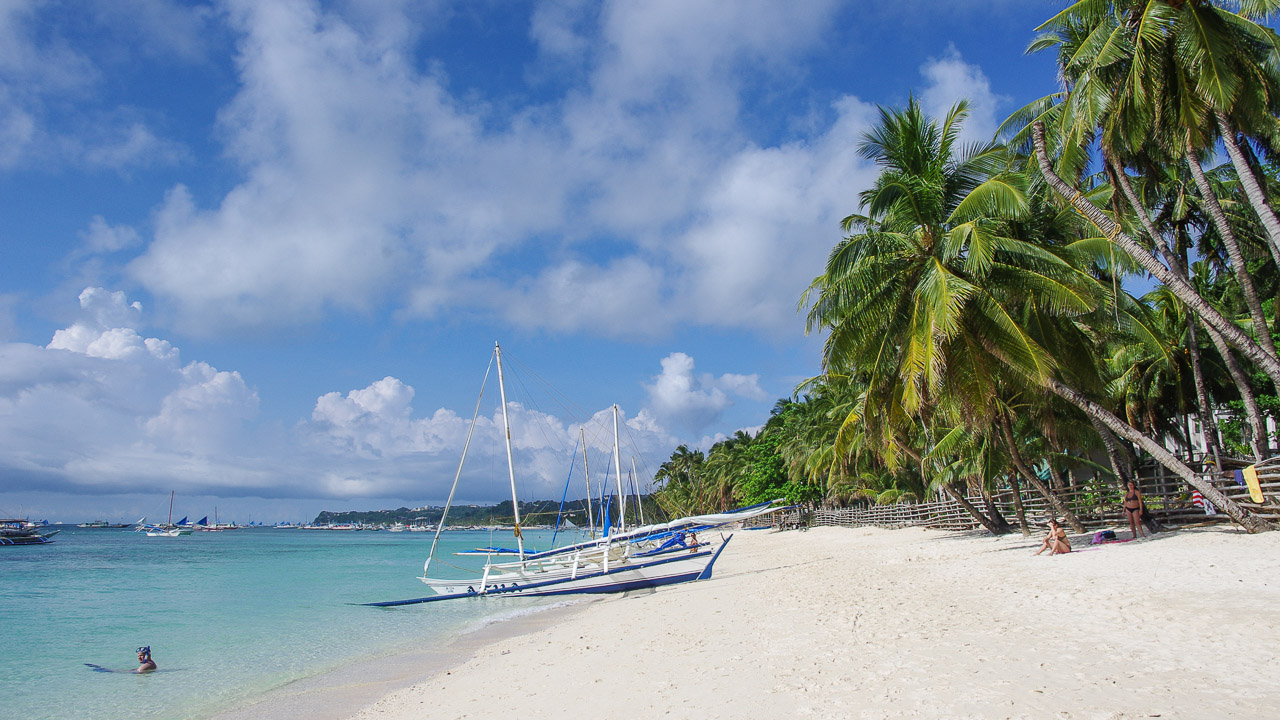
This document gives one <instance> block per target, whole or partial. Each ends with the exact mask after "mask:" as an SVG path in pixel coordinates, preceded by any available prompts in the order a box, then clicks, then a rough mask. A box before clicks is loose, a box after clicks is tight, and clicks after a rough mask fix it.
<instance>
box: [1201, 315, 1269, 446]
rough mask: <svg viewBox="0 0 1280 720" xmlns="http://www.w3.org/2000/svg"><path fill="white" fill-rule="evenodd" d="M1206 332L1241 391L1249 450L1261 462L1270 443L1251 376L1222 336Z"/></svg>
mask: <svg viewBox="0 0 1280 720" xmlns="http://www.w3.org/2000/svg"><path fill="white" fill-rule="evenodd" d="M1205 330H1206V331H1207V332H1208V333H1209V338H1210V339H1212V340H1213V345H1214V347H1216V348H1218V354H1219V355H1221V356H1222V362H1223V364H1224V365H1226V366H1227V372H1228V373H1230V375H1231V380H1232V382H1234V383H1235V384H1236V389H1238V390H1239V391H1240V399H1241V400H1243V401H1244V417H1245V421H1246V422H1247V423H1248V427H1247V429H1248V431H1249V433H1248V434H1249V438H1248V443H1249V449H1250V450H1252V451H1253V461H1254V462H1261V461H1262V460H1263V459H1264V458H1265V457H1266V453H1265V451H1264V449H1263V448H1264V447H1266V445H1268V444H1270V443H1267V441H1266V438H1267V426H1266V424H1265V423H1264V422H1263V421H1262V411H1261V410H1259V408H1258V399H1257V398H1256V397H1254V394H1253V386H1251V385H1250V384H1249V376H1248V375H1246V374H1245V372H1244V369H1243V368H1241V367H1240V363H1239V362H1237V361H1236V358H1235V355H1234V354H1233V353H1232V352H1231V348H1229V347H1227V343H1226V342H1224V341H1223V339H1222V336H1221V335H1218V334H1217V333H1215V332H1214V331H1213V328H1210V327H1208V326H1207V325H1206V326H1205Z"/></svg>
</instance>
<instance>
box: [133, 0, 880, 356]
mask: <svg viewBox="0 0 1280 720" xmlns="http://www.w3.org/2000/svg"><path fill="white" fill-rule="evenodd" d="M834 6H835V4H834V3H831V2H820V3H806V4H804V5H803V6H797V7H785V8H784V7H781V6H777V5H776V4H774V3H768V2H723V3H693V4H691V3H684V2H660V3H645V4H641V5H635V4H631V3H614V4H608V5H606V6H604V7H603V8H599V9H597V8H596V7H595V6H592V5H591V4H579V3H573V2H562V3H554V4H547V5H542V6H539V7H538V8H537V9H536V10H535V11H534V13H533V18H532V20H531V26H530V35H531V37H532V39H533V41H534V42H535V43H536V44H537V46H538V48H539V49H540V51H541V55H540V60H539V62H543V63H547V64H552V65H554V64H555V63H564V62H569V61H570V60H572V61H573V62H574V63H575V64H574V66H573V67H574V69H575V70H577V71H578V73H577V74H571V75H570V76H569V77H570V86H569V90H568V91H567V92H565V93H564V94H563V95H562V96H561V97H559V98H555V99H553V100H552V101H550V102H545V103H542V104H530V105H528V106H525V107H523V108H516V109H515V110H514V111H511V112H509V113H508V114H507V115H504V116H498V115H495V114H494V112H495V110H494V108H492V107H490V106H488V105H486V104H484V103H482V102H476V100H475V98H474V97H471V96H468V97H467V99H465V100H464V99H460V98H456V97H453V96H452V95H451V94H450V93H449V91H448V79H447V70H448V68H446V67H443V66H440V65H438V64H427V65H426V66H425V68H426V69H425V70H424V69H422V68H421V67H419V65H418V64H416V63H415V62H414V59H413V46H412V40H413V38H412V36H409V35H396V34H394V33H384V32H372V31H365V30H364V28H368V27H383V26H386V25H387V23H388V22H390V21H391V20H394V19H398V20H399V22H400V24H408V25H411V22H410V20H409V19H408V18H407V16H405V14H404V13H405V10H404V8H402V7H400V6H397V5H388V6H383V7H378V8H367V7H366V8H363V9H362V11H361V14H360V17H359V20H358V21H357V20H356V19H354V18H353V16H352V15H350V14H343V12H344V11H343V9H342V8H338V9H324V8H321V7H319V6H317V5H316V4H314V3H311V2H305V1H304V0H293V1H282V2H275V3H266V4H264V3H247V2H238V3H232V5H231V13H230V17H231V19H232V25H233V28H234V29H235V30H236V31H237V32H238V33H240V37H241V39H240V41H239V46H238V47H239V55H238V59H237V66H238V68H239V70H240V79H241V88H240V91H239V93H238V94H237V96H236V98H235V100H234V101H233V102H232V103H231V105H230V106H228V107H227V108H225V109H224V110H223V112H222V114H221V127H222V130H223V136H224V137H225V139H226V143H227V149H228V152H229V153H230V155H231V156H232V157H233V158H235V159H236V160H237V161H238V162H240V163H241V165H242V167H243V168H244V170H245V179H244V181H243V182H242V183H241V184H240V185H239V186H237V187H236V188H234V189H233V190H231V191H230V192H229V193H228V194H227V195H226V196H225V197H223V198H222V199H221V201H220V202H218V203H217V204H216V206H214V207H208V208H205V207H201V206H200V205H199V204H198V203H197V201H196V199H195V198H193V197H192V196H191V194H190V193H189V192H188V191H187V190H186V189H185V188H183V187H181V186H179V187H176V188H174V189H173V190H172V191H171V192H170V193H169V196H168V197H167V198H166V200H165V202H164V204H163V205H162V206H161V207H160V209H159V210H158V212H157V215H156V233H155V238H154V240H153V241H152V242H151V244H150V245H149V247H148V248H147V250H146V251H145V253H144V254H143V255H142V256H141V257H139V258H138V259H137V260H135V261H134V262H133V263H132V265H131V266H130V272H131V274H132V277H133V278H134V279H136V280H137V281H138V282H140V283H141V284H143V285H144V286H145V287H146V288H147V289H148V290H150V291H151V293H152V294H153V295H154V296H156V297H158V298H161V299H164V300H165V301H166V303H165V305H166V307H170V306H171V307H174V308H176V310H175V311H174V312H175V314H176V318H175V320H176V322H178V323H180V324H181V326H182V327H183V328H185V329H186V330H188V331H189V332H194V333H216V332H219V331H220V330H223V329H226V328H232V327H242V326H251V327H252V326H258V327H264V326H265V327H271V326H277V325H290V324H295V323H305V322H311V321H315V320H316V319H318V318H319V317H321V316H322V314H323V313H324V312H326V311H327V310H329V309H333V308H337V309H342V310H347V311H354V312H365V311H368V310H371V309H373V308H375V307H379V306H382V305H385V304H391V305H395V306H399V307H400V308H402V309H403V310H404V311H406V312H408V313H410V314H420V315H424V316H437V315H439V314H440V313H442V312H445V311H451V312H457V311H458V310H471V311H477V312H480V313H485V314H493V315H498V316H500V317H502V318H503V319H505V320H506V321H507V322H510V323H513V324H519V325H521V326H524V327H544V328H547V329H551V330H554V331H558V332H576V331H584V330H585V331H591V332H597V333H606V334H619V335H637V334H638V335H648V336H653V335H659V334H662V333H665V332H669V331H670V330H672V329H673V328H675V327H677V326H679V325H684V324H696V325H711V326H732V327H743V328H749V329H758V330H763V331H765V332H781V331H791V332H794V330H795V326H796V323H795V301H796V298H797V296H798V293H799V292H800V290H801V289H803V287H804V286H805V285H806V284H807V282H808V280H809V279H810V277H811V275H812V274H813V272H814V270H813V268H814V267H817V266H818V265H819V264H820V263H821V260H822V258H823V257H824V256H825V253H826V251H827V250H828V249H829V248H830V246H831V245H832V244H833V242H834V241H835V239H836V238H837V236H838V227H837V223H838V221H839V218H841V217H843V216H844V215H845V214H847V213H848V212H849V211H850V209H851V208H850V207H848V204H849V198H851V197H853V195H854V193H855V192H856V188H857V186H858V184H859V183H863V182H865V181H866V177H867V173H868V168H867V166H866V165H865V163H861V162H860V161H859V160H858V159H857V158H856V156H855V155H854V153H853V150H852V144H851V142H850V138H851V137H852V136H855V135H856V132H857V130H858V129H859V127H861V125H860V123H864V122H865V121H866V118H867V117H868V116H867V114H866V112H865V107H864V106H863V105H862V104H861V103H859V102H858V101H856V100H853V99H848V100H844V101H841V102H840V103H839V104H838V105H837V106H836V108H835V114H836V116H837V118H836V121H835V123H834V124H833V125H832V126H831V127H828V128H820V129H819V130H818V132H817V133H816V134H812V135H808V136H806V137H805V138H804V139H802V140H797V141H795V142H792V143H789V144H787V145H785V146H781V147H757V146H755V145H753V144H751V143H750V142H749V141H748V140H747V139H746V133H745V132H744V131H743V129H742V127H741V126H742V118H741V117H740V116H739V103H740V100H739V96H740V94H742V93H744V92H748V91H753V92H754V88H755V85H756V84H757V83H760V82H763V81H764V80H763V78H768V79H770V80H771V81H773V82H783V81H785V78H786V77H788V75H789V74H794V73H796V72H798V70H797V69H796V68H795V66H794V64H793V62H794V58H796V57H798V56H799V55H801V54H803V53H805V52H806V51H807V49H808V48H809V47H810V44H811V43H813V42H815V41H817V39H818V38H819V37H820V34H821V32H822V31H823V29H824V27H825V25H824V24H825V23H826V22H827V21H828V20H829V19H830V18H831V16H832V13H833V12H834ZM375 15H376V16H377V17H379V18H382V19H381V20H377V19H375V18H374V16H375ZM391 24H392V25H394V24H395V23H391ZM538 72H539V70H538V69H537V68H534V69H532V70H531V73H532V75H534V76H536V75H537V73H538ZM509 257H519V258H520V262H519V264H518V265H516V264H513V263H512V261H511V260H509Z"/></svg>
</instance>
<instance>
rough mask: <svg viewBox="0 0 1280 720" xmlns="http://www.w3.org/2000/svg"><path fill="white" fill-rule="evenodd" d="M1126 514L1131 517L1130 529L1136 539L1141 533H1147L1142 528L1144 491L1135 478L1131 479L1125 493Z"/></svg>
mask: <svg viewBox="0 0 1280 720" xmlns="http://www.w3.org/2000/svg"><path fill="white" fill-rule="evenodd" d="M1124 514H1125V517H1127V518H1129V530H1130V531H1132V532H1133V539H1134V540H1137V539H1138V537H1139V534H1141V535H1143V536H1145V535H1146V534H1147V533H1146V531H1144V530H1143V529H1142V493H1141V492H1139V491H1138V483H1136V482H1134V481H1133V480H1130V481H1129V489H1128V490H1127V491H1125V494H1124Z"/></svg>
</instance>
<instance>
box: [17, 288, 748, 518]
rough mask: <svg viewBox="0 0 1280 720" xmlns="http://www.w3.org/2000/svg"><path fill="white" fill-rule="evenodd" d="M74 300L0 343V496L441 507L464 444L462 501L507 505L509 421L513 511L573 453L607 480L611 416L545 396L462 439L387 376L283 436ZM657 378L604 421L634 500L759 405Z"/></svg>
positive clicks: (688, 368) (99, 308) (321, 407)
mask: <svg viewBox="0 0 1280 720" xmlns="http://www.w3.org/2000/svg"><path fill="white" fill-rule="evenodd" d="M79 300H80V308H81V312H80V317H79V318H78V319H76V321H75V322H73V323H72V324H71V325H69V326H68V327H66V328H62V329H59V330H58V331H56V332H55V333H54V337H53V338H52V339H51V341H50V342H49V344H48V345H47V346H44V347H41V346H38V345H31V344H26V343H12V342H11V343H0V492H15V491H20V492H25V493H31V492H74V493H77V494H82V495H86V494H87V495H92V494H121V493H124V494H130V493H132V494H137V493H141V494H144V495H145V494H147V493H159V494H163V493H165V492H168V491H169V490H174V489H176V490H178V491H179V492H180V493H182V492H185V493H189V494H191V493H201V494H213V495H221V496H224V497H245V496H255V497H263V498H311V499H314V498H324V497H330V498H341V499H343V500H347V501H350V500H351V499H354V498H421V499H422V501H428V500H430V501H439V500H441V499H443V498H444V497H445V496H446V495H447V494H448V489H449V484H450V483H451V482H452V480H453V478H454V475H455V473H456V472H457V469H458V464H459V461H460V460H461V458H462V453H463V448H464V446H466V445H467V443H468V435H469V434H470V436H471V437H470V446H469V450H468V459H467V463H466V465H465V466H464V468H463V475H462V479H463V483H464V484H463V489H462V490H460V493H461V494H460V497H463V498H470V499H476V500H497V499H501V498H503V497H506V496H507V495H508V493H509V487H508V479H507V473H506V467H507V456H506V445H505V437H506V433H504V432H503V428H504V425H505V423H506V422H509V423H510V428H511V431H510V437H511V447H512V456H513V461H514V464H515V471H516V477H517V481H518V484H519V491H520V493H521V495H522V497H525V496H532V497H540V498H545V497H554V496H556V494H557V493H560V492H562V491H563V487H564V483H565V480H566V475H567V474H568V473H569V468H570V467H571V466H572V465H574V464H575V463H579V462H580V457H581V456H580V454H581V452H582V446H581V445H580V443H581V442H582V441H584V440H585V446H586V452H587V454H588V458H589V462H590V465H591V467H592V477H593V478H594V479H593V482H594V483H596V484H595V488H596V489H595V492H599V489H600V487H601V485H600V483H603V482H605V480H606V479H608V478H612V479H611V480H608V482H609V483H610V486H612V485H613V484H614V483H616V479H617V477H618V475H617V472H618V470H617V468H616V466H615V463H614V457H613V447H614V437H615V435H614V409H613V408H612V407H606V408H602V409H599V410H597V411H595V412H592V413H590V414H587V415H584V416H576V417H567V416H558V415H556V414H554V413H549V412H547V411H544V410H541V409H539V407H538V406H539V405H542V404H551V403H553V402H555V403H558V402H559V401H560V400H562V398H561V397H560V396H558V395H556V396H554V397H547V398H543V399H541V400H539V399H538V398H536V397H529V398H524V399H520V400H517V399H514V398H509V399H508V400H509V402H508V405H507V418H506V420H504V418H503V413H502V408H501V407H500V406H498V403H497V400H496V395H497V393H496V392H495V390H496V388H493V387H492V386H491V387H490V388H489V390H488V393H487V397H488V398H489V400H488V401H487V405H482V406H481V412H480V414H479V415H478V417H477V418H476V422H475V427H474V430H472V428H471V417H470V413H468V414H467V415H466V416H463V415H460V414H459V413H457V412H455V411H454V410H452V409H450V408H445V407H438V408H436V409H434V410H428V411H426V412H420V411H419V410H418V409H416V408H415V403H416V402H417V401H418V398H417V397H416V392H415V390H414V388H413V387H411V386H409V385H407V384H406V383H404V382H403V381H401V380H400V379H398V378H396V377H392V376H388V377H384V378H382V379H380V380H376V381H373V382H370V383H369V384H367V385H365V386H364V387H358V388H354V389H350V390H346V391H334V392H327V393H324V394H322V395H320V396H319V397H318V398H317V399H316V402H315V404H314V406H313V407H312V409H311V413H310V416H309V417H306V418H303V419H300V420H298V421H297V422H296V423H293V424H292V425H291V426H288V425H276V424H274V423H264V422H262V421H261V420H260V419H259V418H258V411H259V405H260V399H259V395H258V391H257V389H256V388H254V387H253V385H252V384H251V383H250V382H249V381H248V380H247V379H246V378H245V377H243V376H242V375H241V374H240V373H239V372H238V371H236V370H219V369H218V368H215V367H213V366H212V365H210V364H209V363H207V362H203V361H200V360H192V361H186V360H184V359H183V358H182V357H181V352H180V351H179V349H178V348H176V347H174V346H173V345H172V344H171V343H169V342H168V341H166V340H164V339H161V338H155V337H147V336H146V335H145V334H144V333H143V332H141V331H142V330H143V329H144V327H145V324H144V322H145V317H144V313H143V307H142V305H141V303H139V302H136V301H131V300H130V299H129V298H128V297H127V296H126V295H125V294H124V293H123V292H119V291H110V290H106V289H103V288H96V287H95V288H86V289H85V291H84V292H82V293H81V294H80V298H79ZM661 364H662V372H661V374H659V375H657V376H655V377H654V379H653V383H652V384H651V385H648V386H647V387H646V390H647V392H648V400H649V401H648V403H647V404H646V406H645V407H642V408H640V409H639V410H638V411H637V412H634V413H629V412H627V411H625V410H624V409H622V408H619V409H618V410H617V413H618V415H617V427H618V437H619V438H620V440H621V446H622V450H621V452H620V453H619V454H620V458H619V459H620V462H621V469H622V473H623V476H624V479H625V478H626V477H628V476H629V475H628V474H629V473H630V470H631V467H632V462H633V459H634V462H635V464H636V467H637V470H638V472H639V475H640V477H639V482H640V484H641V487H642V488H643V487H645V483H647V482H648V480H649V478H650V477H651V474H652V471H653V470H654V466H653V464H652V463H653V462H660V461H661V459H663V458H664V457H665V456H666V455H667V453H669V452H670V449H671V447H673V446H674V445H675V444H677V443H678V442H680V441H681V438H685V439H688V438H696V437H698V436H699V433H701V432H702V430H703V428H705V427H706V426H707V425H708V424H710V423H713V422H715V421H716V419H717V418H718V417H719V416H720V415H721V414H722V413H723V412H724V411H725V410H726V409H727V408H729V407H730V406H731V405H732V404H733V403H735V402H738V401H751V402H760V401H763V400H766V399H767V397H768V396H767V394H766V393H765V392H764V390H763V389H762V388H761V387H760V384H759V379H758V377H757V376H755V375H744V374H738V373H723V374H720V375H712V374H706V373H704V374H697V373H695V371H694V362H693V359H692V358H691V357H689V356H688V355H687V354H685V353H680V352H675V353H672V354H670V355H669V356H667V357H666V358H664V359H663V360H662V363H661ZM509 380H510V378H509ZM530 385H531V383H523V382H517V383H515V386H518V387H520V388H523V390H522V392H527V388H528V387H529V386H530ZM533 385H536V383H533ZM576 473H577V474H575V475H574V477H581V476H580V474H581V468H580V467H579V469H578V470H577V471H576ZM577 482H582V480H578V481H577ZM585 490H586V489H585V484H584V485H577V484H576V483H575V485H574V486H573V487H571V492H572V493H575V494H582V493H585Z"/></svg>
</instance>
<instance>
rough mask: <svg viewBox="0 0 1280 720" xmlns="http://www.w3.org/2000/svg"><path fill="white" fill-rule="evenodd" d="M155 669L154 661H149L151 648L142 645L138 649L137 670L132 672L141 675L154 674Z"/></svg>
mask: <svg viewBox="0 0 1280 720" xmlns="http://www.w3.org/2000/svg"><path fill="white" fill-rule="evenodd" d="M155 669H156V661H155V660H152V659H151V646H150V645H144V646H143V647H140V648H138V669H137V670H134V672H136V673H138V674H139V675H141V674H142V673H149V672H154V671H155Z"/></svg>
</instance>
